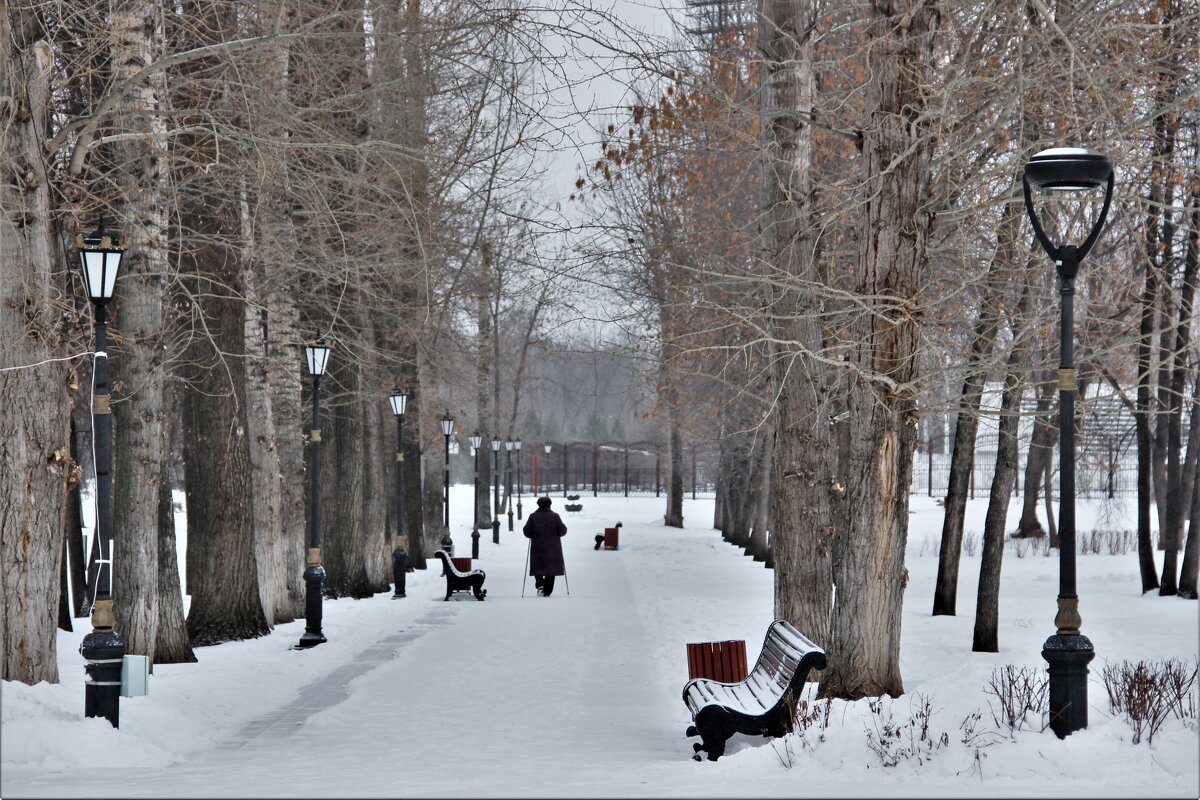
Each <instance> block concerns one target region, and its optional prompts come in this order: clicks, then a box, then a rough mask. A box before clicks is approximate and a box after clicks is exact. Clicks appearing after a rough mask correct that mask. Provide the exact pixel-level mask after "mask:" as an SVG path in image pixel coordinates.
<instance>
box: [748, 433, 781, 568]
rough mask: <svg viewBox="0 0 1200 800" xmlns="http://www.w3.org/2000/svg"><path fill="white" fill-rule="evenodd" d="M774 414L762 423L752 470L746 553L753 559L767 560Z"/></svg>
mask: <svg viewBox="0 0 1200 800" xmlns="http://www.w3.org/2000/svg"><path fill="white" fill-rule="evenodd" d="M775 419H776V418H775V415H774V414H771V415H770V416H769V417H768V418H767V420H766V421H765V422H764V423H763V443H762V447H761V448H760V449H759V460H758V464H757V469H756V470H755V472H754V479H755V481H757V483H758V490H757V492H756V495H757V502H756V503H755V506H754V525H753V528H751V531H750V542H749V544H748V545H747V547H746V555H748V556H751V557H752V558H753V559H754V560H755V561H766V560H767V516H768V513H769V511H770V508H771V502H772V498H771V459H772V457H773V456H772V454H773V452H774V450H775V430H774V429H775Z"/></svg>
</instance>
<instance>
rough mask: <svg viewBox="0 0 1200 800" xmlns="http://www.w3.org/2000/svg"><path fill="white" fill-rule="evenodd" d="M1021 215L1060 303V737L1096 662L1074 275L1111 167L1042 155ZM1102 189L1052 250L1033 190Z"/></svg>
mask: <svg viewBox="0 0 1200 800" xmlns="http://www.w3.org/2000/svg"><path fill="white" fill-rule="evenodd" d="M1022 184H1023V188H1024V193H1025V210H1026V212H1027V213H1028V215H1029V220H1030V222H1031V223H1032V225H1033V231H1034V234H1035V235H1036V236H1037V240H1038V242H1039V243H1040V244H1041V245H1042V248H1043V249H1044V250H1045V251H1046V253H1047V254H1048V255H1049V256H1050V258H1052V259H1053V260H1054V263H1055V267H1056V269H1057V272H1058V277H1059V282H1060V283H1059V288H1060V297H1061V302H1062V315H1061V324H1060V328H1059V370H1058V433H1059V448H1060V452H1061V454H1062V464H1061V466H1060V480H1061V486H1060V492H1059V494H1060V497H1061V502H1060V505H1059V512H1058V514H1059V516H1058V534H1059V540H1060V543H1059V553H1058V558H1059V562H1058V566H1059V569H1058V614H1057V615H1056V616H1055V617H1054V626H1055V633H1054V635H1053V636H1051V637H1050V638H1048V639H1047V640H1046V643H1045V644H1044V645H1043V646H1042V657H1043V658H1044V659H1046V661H1047V663H1048V664H1049V667H1050V670H1049V671H1050V687H1049V688H1050V691H1049V701H1050V728H1051V729H1052V730H1053V731H1054V733H1055V734H1056V735H1057V736H1058V737H1059V738H1060V739H1062V738H1065V737H1066V736H1068V735H1070V734H1071V733H1073V732H1074V731H1077V730H1079V729H1081V728H1086V727H1087V724H1088V707H1087V675H1088V668H1087V665H1088V663H1089V662H1091V660H1092V659H1093V658H1095V655H1096V654H1095V650H1094V649H1093V647H1092V642H1091V640H1089V639H1088V638H1087V637H1086V636H1084V635H1083V634H1082V633H1081V631H1080V628H1081V626H1082V623H1083V621H1082V619H1081V618H1080V616H1079V595H1078V594H1077V593H1076V585H1075V387H1076V384H1077V379H1076V375H1075V346H1074V316H1075V276H1076V275H1077V274H1078V272H1079V264H1080V263H1081V262H1082V261H1083V259H1084V257H1085V256H1086V255H1087V254H1088V252H1089V251H1090V250H1091V249H1092V246H1093V245H1095V244H1096V240H1097V239H1098V238H1099V236H1100V231H1101V230H1102V229H1103V227H1104V220H1105V218H1106V217H1107V216H1108V208H1109V204H1110V203H1111V201H1112V190H1113V169H1112V165H1111V164H1110V163H1109V161H1108V159H1107V158H1105V157H1104V156H1103V155H1101V154H1099V153H1096V152H1093V151H1091V150H1087V149H1084V148H1078V147H1059V148H1052V149H1050V150H1043V151H1042V152H1040V153H1038V154H1037V155H1035V156H1033V158H1032V159H1030V161H1029V163H1028V164H1026V165H1025V172H1024V175H1023V177H1022ZM1100 186H1105V195H1104V206H1103V208H1102V210H1101V212H1100V217H1099V219H1097V221H1096V223H1095V225H1094V226H1093V227H1092V230H1091V233H1089V234H1088V237H1087V239H1086V240H1085V241H1084V243H1083V244H1082V245H1080V246H1079V247H1076V246H1074V245H1055V244H1054V243H1053V242H1051V241H1050V238H1049V237H1048V236H1047V235H1046V233H1045V231H1044V230H1043V229H1042V226H1041V224H1040V223H1039V221H1038V217H1037V213H1036V211H1035V209H1034V205H1033V196H1032V191H1031V187H1033V188H1037V189H1041V190H1043V191H1049V192H1072V193H1073V192H1083V191H1088V190H1091V189H1095V188H1097V187H1100Z"/></svg>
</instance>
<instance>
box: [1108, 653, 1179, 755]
mask: <svg viewBox="0 0 1200 800" xmlns="http://www.w3.org/2000/svg"><path fill="white" fill-rule="evenodd" d="M1103 674H1104V688H1105V689H1107V690H1108V705H1109V708H1110V709H1111V710H1112V713H1113V714H1114V715H1116V714H1119V715H1121V717H1122V718H1123V719H1125V721H1126V722H1128V723H1129V726H1130V727H1131V728H1133V743H1134V744H1138V743H1140V742H1141V741H1142V737H1143V736H1145V738H1146V744H1153V743H1154V734H1155V733H1157V732H1158V729H1159V728H1161V727H1162V724H1163V723H1164V722H1166V721H1167V719H1168V718H1169V717H1170V716H1171V715H1172V714H1174V715H1175V716H1176V717H1178V718H1179V719H1195V718H1196V697H1195V695H1194V694H1193V692H1192V689H1193V688H1194V687H1195V686H1196V674H1197V664H1196V662H1194V661H1193V663H1192V665H1191V666H1190V667H1189V666H1188V665H1187V664H1185V663H1184V662H1183V661H1181V660H1179V659H1176V658H1170V659H1167V660H1165V661H1149V662H1147V661H1139V662H1137V663H1136V664H1134V663H1132V662H1130V661H1122V662H1120V663H1116V664H1112V663H1109V664H1106V665H1105V666H1104V673H1103Z"/></svg>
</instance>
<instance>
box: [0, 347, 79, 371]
mask: <svg viewBox="0 0 1200 800" xmlns="http://www.w3.org/2000/svg"><path fill="white" fill-rule="evenodd" d="M90 355H92V353H91V352H87V353H76V354H75V355H73V356H62V357H61V358H47V359H46V360H45V361H39V362H37V363H36V364H18V365H17V366H15V367H0V372H12V371H13V370H17V369H33V368H34V367H40V366H41V365H42V364H49V363H50V362H52V361H70V360H71V359H73V358H82V357H83V356H90Z"/></svg>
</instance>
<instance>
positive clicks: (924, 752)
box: [867, 694, 950, 767]
mask: <svg viewBox="0 0 1200 800" xmlns="http://www.w3.org/2000/svg"><path fill="white" fill-rule="evenodd" d="M914 703H915V710H914ZM893 706H894V703H893V702H892V701H891V700H890V699H889V700H888V701H887V708H886V709H885V708H884V698H882V697H874V698H869V699H868V700H867V707H868V708H869V709H870V710H871V717H870V719H871V726H872V727H870V728H867V747H868V748H870V750H871V752H872V753H874V754H875V755H876V756H878V757H879V763H881V764H882V765H883V766H885V767H894V766H896V765H897V764H899V763H900V762H901V761H902V760H907V759H915V760H916V762H917V763H918V764H924V763H925V762H926V761H928V760H930V759H931V758H932V757H933V754H934V753H936V752H937V751H938V750H940V749H942V748H943V747H945V746H946V745H948V744H949V743H950V734H948V733H945V732H943V733H941V734H935V733H934V732H933V731H931V730H930V726H929V723H930V719H931V718H932V717H933V714H934V711H933V700H932V699H931V698H930V697H928V696H926V695H923V694H916V695H914V696H913V697H912V698H910V700H909V710H910V711H911V712H912V714H911V716H910V717H909V719H908V721H907V722H898V721H896V719H895V718H894V717H893V716H892V707H893Z"/></svg>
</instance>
